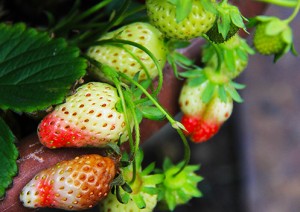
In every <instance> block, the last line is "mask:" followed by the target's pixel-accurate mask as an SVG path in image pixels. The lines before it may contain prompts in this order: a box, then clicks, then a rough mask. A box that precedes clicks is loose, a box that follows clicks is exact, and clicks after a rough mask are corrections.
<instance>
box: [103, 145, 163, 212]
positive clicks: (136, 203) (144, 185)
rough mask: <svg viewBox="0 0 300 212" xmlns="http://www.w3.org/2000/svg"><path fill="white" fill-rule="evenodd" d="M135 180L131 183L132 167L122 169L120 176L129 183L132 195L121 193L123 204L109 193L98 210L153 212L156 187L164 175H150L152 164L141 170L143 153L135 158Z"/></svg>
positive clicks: (155, 200)
mask: <svg viewBox="0 0 300 212" xmlns="http://www.w3.org/2000/svg"><path fill="white" fill-rule="evenodd" d="M135 159H136V164H137V169H136V170H137V171H136V178H135V181H134V182H132V181H131V180H132V176H133V166H132V164H131V165H130V166H128V167H125V168H122V169H121V171H122V175H123V176H124V179H125V181H126V182H129V185H130V187H131V188H132V193H130V194H128V193H125V192H122V193H121V195H123V198H124V200H125V199H126V200H125V202H124V203H120V202H119V201H118V199H117V198H116V195H115V194H112V193H110V194H109V195H108V196H107V198H106V199H104V200H103V201H101V202H100V205H99V208H100V211H101V212H119V211H135V212H136V211H141V212H146V211H149V212H150V211H153V209H154V207H155V206H156V204H157V201H158V189H157V185H158V184H160V183H162V182H163V179H164V174H150V173H151V172H152V171H153V169H154V168H155V167H154V164H150V165H149V166H147V167H146V168H145V169H144V170H142V167H141V165H142V164H141V163H142V160H143V152H142V151H141V150H140V151H138V153H137V156H136V158H135Z"/></svg>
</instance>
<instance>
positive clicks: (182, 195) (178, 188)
mask: <svg viewBox="0 0 300 212" xmlns="http://www.w3.org/2000/svg"><path fill="white" fill-rule="evenodd" d="M181 166H182V162H180V163H178V164H176V165H174V164H173V163H172V162H171V160H170V159H169V158H166V159H165V160H164V163H163V170H162V171H163V173H164V174H165V178H164V181H163V183H162V184H160V189H161V195H160V206H161V207H162V208H163V209H168V210H171V211H172V210H174V208H175V207H176V206H177V205H181V204H185V203H187V202H188V201H189V200H190V199H192V198H194V197H201V196H202V193H201V192H200V191H199V189H198V188H197V185H198V183H199V182H200V181H202V180H203V178H202V177H201V176H199V175H197V174H196V171H198V170H199V168H200V166H199V165H188V166H186V167H185V168H184V169H183V170H182V171H181V172H178V171H179V170H180V169H181Z"/></svg>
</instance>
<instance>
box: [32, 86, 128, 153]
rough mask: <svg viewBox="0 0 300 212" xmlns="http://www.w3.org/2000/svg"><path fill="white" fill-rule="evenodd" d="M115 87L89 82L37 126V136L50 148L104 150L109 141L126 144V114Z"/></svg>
mask: <svg viewBox="0 0 300 212" xmlns="http://www.w3.org/2000/svg"><path fill="white" fill-rule="evenodd" d="M119 101H120V98H119V96H118V93H117V90H116V88H114V87H113V86H111V85H109V84H106V83H100V82H90V83H87V84H84V85H82V86H81V87H79V88H78V89H77V90H76V92H75V93H74V94H73V95H71V96H69V97H68V98H67V99H66V102H65V103H63V104H61V105H58V106H57V107H56V108H55V109H54V111H52V112H51V113H50V114H48V115H47V116H46V117H45V118H44V119H43V120H42V121H41V123H40V124H39V126H38V136H39V138H40V141H41V143H42V144H43V145H45V146H46V147H48V148H60V147H85V146H94V147H102V146H105V145H106V144H107V143H108V142H117V141H119V139H121V142H123V141H126V140H127V137H128V133H127V130H126V123H125V119H124V114H123V113H121V112H118V111H117V109H116V104H117V103H118V102H119Z"/></svg>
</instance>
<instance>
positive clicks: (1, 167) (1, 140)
mask: <svg viewBox="0 0 300 212" xmlns="http://www.w3.org/2000/svg"><path fill="white" fill-rule="evenodd" d="M14 142H15V136H14V135H13V133H12V132H11V130H10V129H9V127H8V126H7V125H6V123H5V122H4V121H3V119H2V118H0V199H1V198H2V197H3V196H4V194H5V189H6V188H7V187H8V186H9V185H10V184H11V183H12V180H13V177H14V176H15V175H16V174H17V171H18V168H17V163H16V160H17V158H18V155H19V153H18V150H17V148H16V146H15V144H14Z"/></svg>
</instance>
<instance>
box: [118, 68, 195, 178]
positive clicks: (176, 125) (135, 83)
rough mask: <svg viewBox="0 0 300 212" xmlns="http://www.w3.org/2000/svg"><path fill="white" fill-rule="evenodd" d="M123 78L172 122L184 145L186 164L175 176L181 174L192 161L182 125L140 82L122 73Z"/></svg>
mask: <svg viewBox="0 0 300 212" xmlns="http://www.w3.org/2000/svg"><path fill="white" fill-rule="evenodd" d="M120 76H121V77H124V78H125V79H126V80H128V81H130V82H131V83H132V84H134V85H135V86H136V87H138V88H139V89H140V90H141V91H142V92H143V93H144V94H145V95H146V96H147V97H148V98H149V100H150V101H151V102H152V103H153V104H154V105H155V106H156V107H157V108H158V109H159V110H160V111H161V112H162V113H163V114H165V116H166V118H167V120H168V121H169V122H170V124H171V125H172V127H173V128H175V129H176V130H177V132H178V134H179V135H180V137H181V139H182V141H183V144H184V163H183V166H182V167H181V168H180V170H179V171H178V172H177V173H175V175H177V174H179V173H180V172H181V171H182V170H183V169H184V168H185V167H186V166H187V164H188V163H189V160H190V154H191V153H190V148H189V145H188V142H187V140H186V137H185V136H184V134H183V132H182V130H181V129H180V128H181V126H180V125H181V124H180V123H178V122H177V121H176V120H174V119H173V118H172V116H171V115H170V114H169V113H168V112H167V111H166V110H165V109H164V108H163V107H162V106H161V105H160V104H159V103H158V102H157V101H156V100H155V99H154V98H153V97H152V96H151V94H150V93H148V91H147V90H146V89H145V88H143V86H141V85H140V84H139V83H138V82H136V81H134V80H132V79H131V78H130V77H128V76H127V75H126V74H123V73H120Z"/></svg>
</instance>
